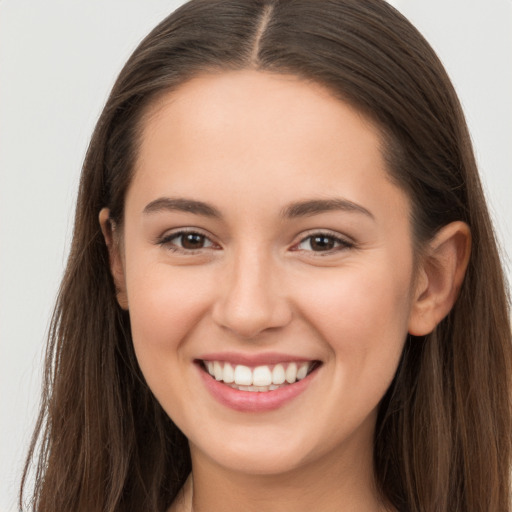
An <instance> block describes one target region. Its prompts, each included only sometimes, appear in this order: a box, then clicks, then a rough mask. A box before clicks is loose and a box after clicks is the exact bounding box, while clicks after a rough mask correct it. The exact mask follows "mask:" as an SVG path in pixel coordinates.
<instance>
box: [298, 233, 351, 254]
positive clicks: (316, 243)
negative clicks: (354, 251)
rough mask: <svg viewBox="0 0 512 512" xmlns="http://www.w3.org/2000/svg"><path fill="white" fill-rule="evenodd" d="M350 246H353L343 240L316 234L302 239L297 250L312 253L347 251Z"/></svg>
mask: <svg viewBox="0 0 512 512" xmlns="http://www.w3.org/2000/svg"><path fill="white" fill-rule="evenodd" d="M352 246H353V244H352V243H351V242H348V241H346V240H343V239H342V238H339V237H336V236H333V235H329V234H326V233H318V234H314V235H310V236H308V237H306V238H304V239H303V240H302V241H301V242H300V244H298V245H297V249H298V250H302V251H312V252H329V251H337V250H340V249H347V248H350V247H352Z"/></svg>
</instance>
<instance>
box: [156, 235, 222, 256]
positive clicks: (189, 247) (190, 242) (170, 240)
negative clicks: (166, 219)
mask: <svg viewBox="0 0 512 512" xmlns="http://www.w3.org/2000/svg"><path fill="white" fill-rule="evenodd" d="M159 244H160V245H162V246H164V247H166V248H167V249H170V250H172V251H182V252H183V251H194V250H200V249H207V248H211V247H213V246H214V244H213V242H212V241H211V240H210V239H209V238H208V237H207V236H206V235H203V234H201V233H196V232H194V231H180V232H178V233H173V234H171V235H169V236H166V237H164V238H163V239H162V240H160V241H159Z"/></svg>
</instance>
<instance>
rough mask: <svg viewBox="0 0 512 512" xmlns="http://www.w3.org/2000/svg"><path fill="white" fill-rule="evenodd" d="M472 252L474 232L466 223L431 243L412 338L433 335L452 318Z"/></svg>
mask: <svg viewBox="0 0 512 512" xmlns="http://www.w3.org/2000/svg"><path fill="white" fill-rule="evenodd" d="M470 251H471V232H470V230H469V227H468V225H467V224H466V223H464V222H459V221H457V222H452V223H451V224H448V225H446V226H444V227H443V228H441V229H440V230H439V231H438V233H437V234H436V236H435V237H434V238H433V239H432V240H431V241H430V243H429V244H428V247H427V249H426V251H425V254H424V255H423V257H422V260H421V262H420V265H419V268H418V274H417V279H416V288H415V290H414V296H413V299H414V300H413V304H412V309H411V314H410V317H409V333H410V334H412V335H414V336H424V335H426V334H429V333H430V332H432V331H433V330H434V328H435V327H436V326H437V324H438V323H439V322H440V321H441V320H442V319H443V318H444V317H445V316H446V315H448V313H449V312H450V310H451V309H452V307H453V305H454V304H455V301H456V300H457V296H458V294H459V290H460V287H461V286H462V282H463V280H464V275H465V273H466V268H467V266H468V262H469V254H470Z"/></svg>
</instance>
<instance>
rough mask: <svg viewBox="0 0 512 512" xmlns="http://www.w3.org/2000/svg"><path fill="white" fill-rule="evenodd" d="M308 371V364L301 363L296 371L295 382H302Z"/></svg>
mask: <svg viewBox="0 0 512 512" xmlns="http://www.w3.org/2000/svg"><path fill="white" fill-rule="evenodd" d="M308 370H309V364H308V363H302V364H301V365H300V367H299V369H298V370H297V380H302V379H303V378H304V377H305V376H306V375H307V374H308Z"/></svg>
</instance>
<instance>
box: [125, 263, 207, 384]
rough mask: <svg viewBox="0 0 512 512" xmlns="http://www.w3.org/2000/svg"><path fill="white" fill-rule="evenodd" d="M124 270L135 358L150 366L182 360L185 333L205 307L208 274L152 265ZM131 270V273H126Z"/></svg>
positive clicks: (183, 356)
mask: <svg viewBox="0 0 512 512" xmlns="http://www.w3.org/2000/svg"><path fill="white" fill-rule="evenodd" d="M138 268H140V269H144V270H139V271H138V270H137V267H133V268H132V269H130V268H128V269H127V270H128V272H127V275H128V276H129V279H128V280H127V291H128V300H129V312H130V322H131V328H132V337H133V343H134V348H135V352H136V355H137V359H138V361H139V364H140V366H141V369H142V371H143V372H144V373H145V374H147V373H150V370H151V369H152V368H153V367H155V368H156V367H159V366H160V365H161V364H165V362H166V361H167V362H170V361H172V360H176V359H182V358H185V357H186V343H185V341H186V339H187V334H188V333H189V332H191V331H192V330H193V329H194V327H195V326H196V325H197V323H198V322H199V320H200V318H201V317H202V315H203V314H204V311H205V310H206V309H207V308H208V297H209V293H210V292H209V290H210V286H209V284H208V283H209V282H210V281H211V279H210V278H208V273H206V272H204V271H202V270H201V269H199V268H195V269H194V270H192V271H191V269H180V268H176V267H174V268H171V267H170V266H167V265H162V264H158V263H156V264H152V265H148V266H143V265H140V266H138ZM130 270H131V272H130Z"/></svg>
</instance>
